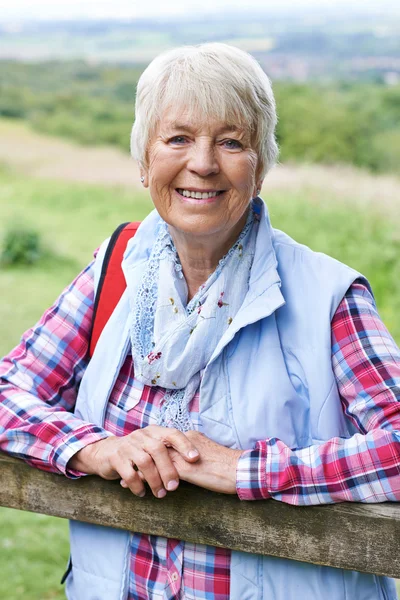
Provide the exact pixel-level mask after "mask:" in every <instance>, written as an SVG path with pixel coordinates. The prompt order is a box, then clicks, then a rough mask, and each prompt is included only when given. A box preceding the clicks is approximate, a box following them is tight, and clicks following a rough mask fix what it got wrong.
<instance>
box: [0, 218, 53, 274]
mask: <svg viewBox="0 0 400 600" xmlns="http://www.w3.org/2000/svg"><path fill="white" fill-rule="evenodd" d="M42 255H43V248H42V243H41V240H40V235H39V233H38V232H37V231H35V230H34V229H30V228H29V227H27V226H19V227H18V226H16V225H13V226H10V227H9V228H8V230H6V232H5V234H4V236H3V241H2V250H1V257H0V262H1V263H2V264H3V265H32V264H34V263H35V262H37V261H38V260H39V259H40V258H41V257H42Z"/></svg>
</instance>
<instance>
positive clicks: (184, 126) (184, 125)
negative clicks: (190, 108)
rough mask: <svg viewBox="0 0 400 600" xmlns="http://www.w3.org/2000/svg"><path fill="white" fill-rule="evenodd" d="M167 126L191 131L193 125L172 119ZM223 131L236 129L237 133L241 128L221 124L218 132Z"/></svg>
mask: <svg viewBox="0 0 400 600" xmlns="http://www.w3.org/2000/svg"><path fill="white" fill-rule="evenodd" d="M168 126H169V127H171V129H178V130H180V131H193V125H191V124H190V123H184V122H181V121H172V122H171V123H169V124H168ZM224 131H237V132H238V133H242V132H243V128H242V127H237V126H236V125H223V126H222V127H221V128H220V129H219V133H222V132H224Z"/></svg>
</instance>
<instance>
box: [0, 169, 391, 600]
mask: <svg viewBox="0 0 400 600" xmlns="http://www.w3.org/2000/svg"><path fill="white" fill-rule="evenodd" d="M268 203H269V207H270V213H271V219H272V222H273V224H274V225H275V226H276V227H279V228H281V229H283V230H285V231H286V232H287V233H289V234H290V235H292V236H293V237H295V238H296V239H297V240H298V241H300V242H303V243H305V244H307V245H309V246H311V247H312V248H313V249H315V250H320V251H323V252H327V253H328V254H331V255H333V256H335V257H336V258H338V259H340V260H342V261H344V262H346V263H347V264H350V265H351V266H352V267H355V268H356V269H359V270H361V271H362V272H363V273H364V274H365V275H366V276H368V277H369V278H370V280H371V283H372V286H373V288H374V291H375V293H376V298H377V302H378V307H379V309H380V312H381V314H382V316H383V318H384V320H385V322H386V323H387V325H388V326H389V329H391V331H392V333H393V334H394V336H395V338H396V339H397V341H398V342H399V341H400V320H399V319H398V317H397V315H398V314H400V278H399V277H398V273H399V264H398V263H399V256H400V237H399V234H398V230H399V221H400V217H399V218H398V220H397V222H396V220H395V219H393V217H392V218H390V219H389V218H387V217H385V215H382V214H380V213H379V211H378V209H376V210H372V209H371V207H369V208H368V210H367V209H366V208H365V207H364V209H363V208H362V207H360V206H359V204H357V205H355V204H352V203H351V201H350V200H349V202H348V203H346V202H343V201H341V202H337V201H336V200H335V198H334V197H325V198H324V199H323V201H319V200H316V199H315V198H313V196H312V194H310V195H305V193H304V192H303V194H300V193H299V194H283V193H274V194H273V195H271V196H270V197H269V198H268ZM0 209H1V215H2V217H1V222H0V236H1V232H2V231H3V232H4V230H5V228H6V227H7V224H8V223H11V222H17V223H18V222H26V223H27V224H29V226H33V227H35V228H36V229H37V230H39V232H40V233H41V235H42V237H43V241H44V243H45V245H46V247H47V249H48V251H49V252H48V254H50V256H47V258H46V259H45V260H44V261H43V262H42V263H39V264H37V265H35V266H31V267H19V268H7V269H0V289H1V297H2V301H1V303H0V321H1V324H2V325H1V338H0V354H3V353H5V352H6V351H8V350H10V349H11V347H12V346H14V345H15V344H16V343H17V342H18V339H19V337H20V334H21V333H22V331H23V330H24V329H25V328H27V327H28V326H30V325H32V324H33V323H34V322H35V321H36V320H37V319H38V318H39V316H40V314H41V313H42V311H43V310H44V309H45V308H46V307H47V306H48V305H49V304H50V303H51V302H53V300H54V299H55V298H56V297H57V295H58V294H59V293H60V291H61V290H62V288H63V287H64V286H65V285H66V284H67V283H69V282H70V281H71V280H72V278H73V277H74V276H75V275H76V274H77V273H78V271H79V270H80V269H81V268H82V267H83V266H84V265H85V264H86V263H88V262H89V261H90V260H91V258H92V253H93V250H94V249H95V248H96V247H98V246H99V244H100V243H101V242H102V240H103V239H104V238H106V237H107V236H108V235H109V234H110V233H111V232H112V231H113V229H114V228H115V227H116V226H117V225H118V224H119V223H121V222H123V221H128V220H136V219H142V218H143V217H144V216H145V215H146V214H147V213H148V212H149V210H150V209H151V203H150V200H149V197H148V196H147V195H146V194H138V193H137V192H130V191H129V190H127V189H125V188H114V189H111V188H102V187H100V186H91V185H77V184H70V183H60V182H49V181H40V180H33V179H23V178H22V177H21V176H17V175H13V174H12V173H9V172H7V171H4V170H3V171H0ZM0 530H1V534H2V535H1V538H0V598H1V599H3V598H4V600H22V598H23V599H24V600H25V599H26V600H50V599H59V598H63V597H64V596H63V592H62V588H61V587H60V585H59V580H60V577H61V575H62V573H63V571H64V568H65V564H66V561H67V557H68V542H67V537H68V536H67V523H66V522H65V521H62V520H60V519H54V518H51V517H46V516H43V515H33V514H30V513H23V512H18V511H13V510H9V509H4V508H0Z"/></svg>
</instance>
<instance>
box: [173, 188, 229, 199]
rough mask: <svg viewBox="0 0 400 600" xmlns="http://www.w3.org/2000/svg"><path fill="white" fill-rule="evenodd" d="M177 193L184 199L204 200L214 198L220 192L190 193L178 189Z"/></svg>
mask: <svg viewBox="0 0 400 600" xmlns="http://www.w3.org/2000/svg"><path fill="white" fill-rule="evenodd" d="M178 192H179V193H180V194H181V195H182V196H185V198H194V199H195V200H206V199H207V198H215V196H218V195H219V194H221V193H222V192H190V191H189V190H182V189H178Z"/></svg>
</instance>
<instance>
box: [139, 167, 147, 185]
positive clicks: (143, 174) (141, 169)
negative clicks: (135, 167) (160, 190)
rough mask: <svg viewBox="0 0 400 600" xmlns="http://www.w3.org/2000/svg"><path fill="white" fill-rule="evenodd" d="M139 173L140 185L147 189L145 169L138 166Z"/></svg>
mask: <svg viewBox="0 0 400 600" xmlns="http://www.w3.org/2000/svg"><path fill="white" fill-rule="evenodd" d="M139 171H140V181H141V184H142V185H143V187H145V188H148V187H149V175H148V172H147V169H145V168H144V167H142V166H140V167H139Z"/></svg>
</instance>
